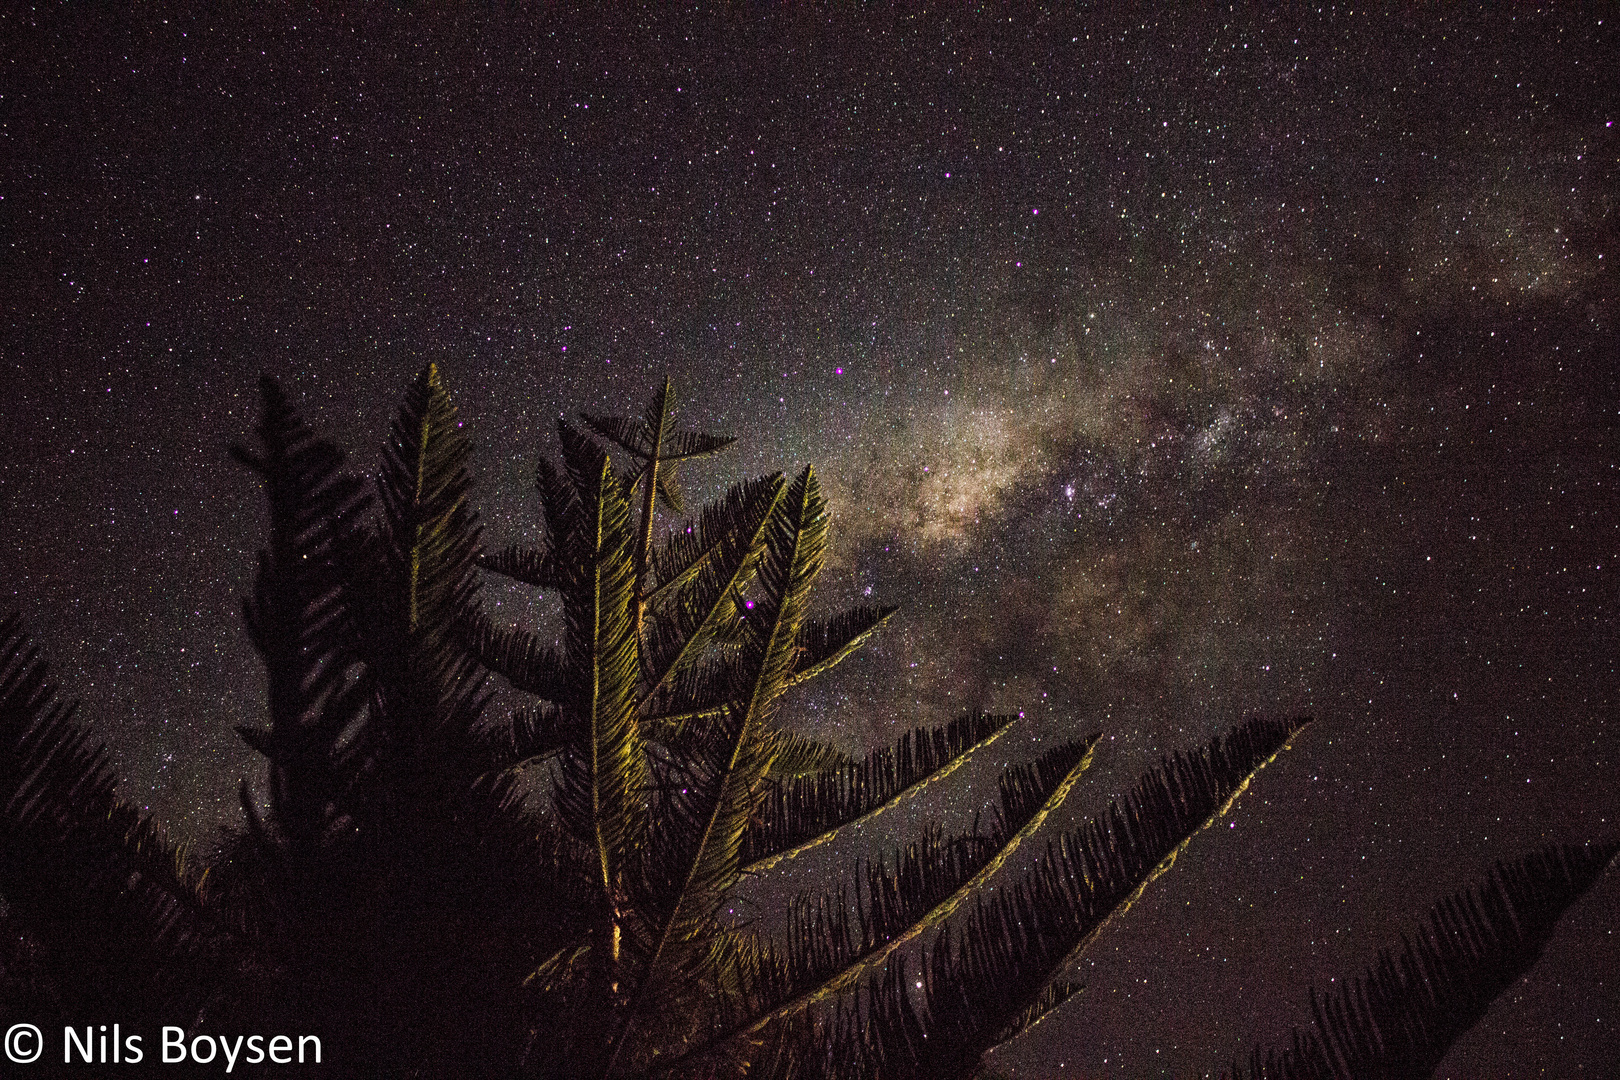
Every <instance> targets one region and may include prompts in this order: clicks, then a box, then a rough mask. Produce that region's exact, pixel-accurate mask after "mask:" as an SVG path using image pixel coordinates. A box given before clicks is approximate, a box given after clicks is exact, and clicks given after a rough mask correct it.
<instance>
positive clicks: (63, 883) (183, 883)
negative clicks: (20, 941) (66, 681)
mask: <svg viewBox="0 0 1620 1080" xmlns="http://www.w3.org/2000/svg"><path fill="white" fill-rule="evenodd" d="M75 712H76V706H74V705H67V704H63V703H62V702H61V701H59V700H58V698H57V690H56V687H55V686H54V685H53V684H52V683H51V681H50V676H49V672H48V670H47V668H46V666H45V663H44V662H43V661H42V660H41V659H40V658H39V653H38V650H37V649H36V648H35V646H34V645H33V643H32V642H31V641H30V640H29V639H28V637H27V635H26V634H25V633H24V632H23V629H22V622H21V620H20V619H19V618H18V617H17V616H16V615H7V616H6V617H4V618H0V895H3V896H4V897H5V901H6V904H7V912H6V916H5V918H6V921H7V922H8V924H9V925H10V926H11V927H12V928H13V930H14V931H20V932H22V933H23V934H26V935H27V937H28V938H29V939H30V940H31V941H32V942H33V943H34V945H35V946H36V947H37V948H39V949H41V950H43V952H44V954H45V956H46V957H48V963H47V965H46V966H47V968H48V969H49V970H50V971H51V972H52V973H60V977H58V978H55V979H54V980H53V985H52V986H50V988H49V990H50V996H51V999H52V1000H51V1001H49V1002H46V1001H41V1002H36V1003H34V1004H36V1005H38V1006H40V1007H41V1008H44V1007H46V1006H54V1007H55V1008H59V1009H61V1010H63V1014H64V1015H67V1014H70V1013H78V1012H82V1011H98V1012H101V1011H107V1012H104V1013H103V1014H109V1015H110V1010H118V1011H121V1012H122V1014H123V1015H135V1016H147V1015H149V1014H150V1011H151V1010H152V1009H153V1008H155V1007H157V1006H158V1004H159V1002H160V1001H161V1000H163V999H164V995H171V996H170V997H169V998H168V999H167V1000H169V1001H171V1002H178V1001H184V1000H186V999H189V1000H191V1001H192V1002H193V1003H195V1002H196V1001H199V1000H201V999H202V997H203V996H204V995H205V993H206V988H207V986H208V985H209V984H212V983H213V982H214V981H215V979H214V977H213V976H212V975H209V974H208V973H207V972H206V971H205V970H204V969H203V967H201V966H199V964H198V961H199V960H200V956H201V952H200V950H202V949H203V948H204V947H205V946H206V945H207V944H208V942H209V940H210V939H211V938H213V937H214V936H215V931H214V927H213V926H212V923H211V919H210V917H209V912H208V911H207V909H206V906H205V903H204V899H203V896H202V892H201V888H200V884H199V881H198V880H197V879H196V877H195V876H194V875H193V874H192V872H191V870H190V869H189V867H188V865H187V863H186V861H185V859H184V857H183V853H182V851H181V850H180V849H178V848H177V847H175V846H174V845H172V844H171V843H170V842H169V841H168V839H167V838H166V837H165V836H164V834H163V831H162V830H161V829H160V828H159V827H158V826H157V825H156V824H154V823H153V822H152V821H151V820H150V819H149V818H147V817H146V816H145V815H144V814H142V813H141V812H139V811H138V810H136V809H134V808H133V807H130V806H128V805H126V804H125V803H123V802H122V801H120V800H119V799H118V798H117V796H116V795H115V794H114V793H113V771H112V766H111V764H110V762H109V761H108V755H107V750H106V748H105V747H104V746H103V745H102V744H101V742H100V741H98V740H97V739H95V738H94V737H93V736H92V735H91V734H90V732H89V731H88V729H87V728H86V727H85V726H84V725H83V724H81V723H80V722H79V721H78V720H77V719H76V717H75ZM214 974H216V975H219V974H224V972H216V973H214Z"/></svg>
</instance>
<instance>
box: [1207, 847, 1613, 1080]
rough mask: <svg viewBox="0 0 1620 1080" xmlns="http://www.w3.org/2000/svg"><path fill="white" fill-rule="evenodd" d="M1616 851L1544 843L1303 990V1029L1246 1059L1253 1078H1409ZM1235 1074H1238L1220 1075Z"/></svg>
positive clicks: (1456, 1034) (1518, 965)
mask: <svg viewBox="0 0 1620 1080" xmlns="http://www.w3.org/2000/svg"><path fill="white" fill-rule="evenodd" d="M1616 852H1620V843H1617V842H1614V841H1610V842H1608V843H1604V844H1589V845H1586V846H1584V847H1574V846H1571V845H1563V846H1558V845H1552V846H1549V847H1545V848H1543V849H1541V850H1540V851H1537V852H1534V853H1532V854H1530V855H1527V856H1525V857H1524V858H1522V859H1520V860H1518V861H1517V862H1514V863H1500V862H1499V863H1497V864H1496V868H1495V870H1494V871H1492V873H1491V875H1490V876H1489V877H1488V878H1486V879H1485V880H1484V881H1483V882H1481V883H1479V884H1478V885H1475V886H1474V887H1472V888H1469V889H1465V890H1464V891H1462V892H1459V893H1457V894H1456V895H1454V896H1451V897H1449V898H1447V899H1445V900H1442V901H1441V902H1440V903H1439V904H1437V905H1436V906H1435V908H1434V910H1433V911H1432V912H1431V913H1430V914H1429V918H1428V921H1427V923H1426V924H1425V925H1424V926H1423V928H1422V929H1421V930H1419V931H1418V934H1417V937H1416V940H1414V939H1412V938H1409V937H1406V936H1405V935H1402V937H1401V947H1400V950H1399V952H1398V953H1397V952H1396V951H1395V950H1392V949H1385V950H1383V951H1382V952H1381V953H1379V956H1378V963H1377V964H1376V965H1374V966H1373V967H1371V968H1369V969H1368V971H1367V973H1366V974H1365V975H1363V976H1361V977H1360V978H1357V979H1353V980H1349V981H1347V982H1345V983H1344V984H1343V986H1342V988H1341V989H1340V990H1339V991H1338V993H1336V994H1332V995H1325V994H1324V995H1318V994H1317V993H1316V991H1315V990H1312V991H1311V1014H1312V1016H1313V1017H1314V1018H1315V1021H1316V1024H1315V1027H1314V1029H1312V1030H1308V1031H1305V1032H1299V1031H1296V1032H1295V1033H1294V1039H1293V1045H1292V1046H1291V1047H1289V1048H1288V1049H1286V1050H1283V1051H1280V1052H1279V1051H1276V1050H1273V1051H1271V1052H1269V1053H1267V1054H1266V1055H1265V1058H1264V1059H1263V1060H1262V1058H1261V1052H1260V1050H1258V1049H1256V1050H1255V1051H1254V1054H1253V1056H1252V1057H1251V1059H1250V1065H1249V1073H1248V1075H1249V1077H1251V1078H1252V1080H1305V1078H1309V1080H1318V1078H1320V1080H1343V1078H1359V1077H1380V1078H1386V1077H1387V1078H1389V1080H1403V1078H1408V1077H1410V1078H1412V1080H1418V1078H1421V1077H1427V1076H1430V1075H1432V1074H1433V1072H1434V1070H1435V1069H1436V1068H1438V1067H1439V1065H1440V1062H1441V1061H1442V1060H1443V1059H1444V1058H1445V1056H1446V1054H1447V1052H1449V1051H1450V1049H1451V1047H1452V1045H1453V1044H1454V1043H1456V1041H1457V1040H1458V1039H1459V1038H1460V1037H1461V1036H1462V1034H1463V1033H1464V1032H1466V1031H1467V1030H1468V1029H1469V1028H1470V1027H1472V1026H1473V1025H1474V1024H1475V1023H1477V1022H1478V1021H1479V1019H1480V1018H1481V1017H1483V1016H1484V1015H1485V1011H1486V1010H1487V1009H1489V1008H1490V1005H1491V1002H1493V1001H1495V1000H1496V998H1497V997H1498V996H1500V995H1501V994H1502V992H1503V991H1505V990H1507V989H1508V988H1509V987H1510V986H1512V985H1513V984H1514V983H1515V982H1517V981H1518V980H1519V979H1520V977H1522V976H1523V975H1524V974H1525V972H1527V971H1529V970H1530V968H1531V967H1532V966H1533V965H1534V964H1535V962H1536V960H1537V959H1538V958H1539V957H1540V956H1541V953H1542V950H1543V949H1545V948H1546V946H1547V942H1548V941H1550V940H1551V939H1552V934H1553V928H1554V927H1555V926H1556V925H1557V923H1558V920H1559V919H1560V918H1561V917H1562V916H1563V914H1564V912H1565V911H1567V910H1568V909H1569V907H1570V905H1571V904H1573V903H1575V901H1576V900H1579V899H1580V898H1581V897H1582V896H1584V895H1585V894H1586V892H1587V890H1589V889H1590V888H1591V887H1592V886H1593V885H1595V884H1596V883H1597V881H1598V878H1599V877H1600V876H1601V875H1602V873H1603V871H1604V869H1605V868H1606V867H1607V866H1608V865H1609V863H1610V862H1611V861H1612V860H1613V859H1614V856H1615V853H1616ZM1234 1074H1235V1075H1236V1076H1239V1077H1241V1076H1242V1075H1243V1073H1242V1072H1241V1070H1238V1069H1235V1068H1234V1069H1233V1070H1232V1073H1231V1074H1229V1075H1234Z"/></svg>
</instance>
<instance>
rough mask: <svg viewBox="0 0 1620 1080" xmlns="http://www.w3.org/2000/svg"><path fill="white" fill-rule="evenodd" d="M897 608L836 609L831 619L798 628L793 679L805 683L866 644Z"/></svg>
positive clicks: (795, 681)
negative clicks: (797, 656) (838, 610)
mask: <svg viewBox="0 0 1620 1080" xmlns="http://www.w3.org/2000/svg"><path fill="white" fill-rule="evenodd" d="M899 610H900V609H899V608H898V607H881V608H874V607H858V608H851V609H850V610H848V611H842V612H839V613H838V614H837V615H834V616H833V617H832V618H830V619H817V620H813V621H811V622H809V623H807V624H805V626H804V627H803V628H802V629H801V630H800V631H799V661H798V664H797V665H796V666H795V668H794V671H793V682H794V685H797V684H799V683H802V682H807V681H809V680H810V679H813V678H815V677H816V676H817V675H820V674H822V673H823V672H826V671H828V670H830V669H832V668H833V667H834V666H836V665H837V664H838V662H839V661H841V660H843V659H844V658H845V657H846V656H848V655H850V654H851V653H853V652H854V651H855V650H856V649H858V648H860V647H861V646H862V645H864V644H866V641H867V639H868V638H870V637H871V636H872V635H873V634H875V633H877V632H878V631H879V630H880V629H882V628H883V624H884V623H886V622H888V621H889V617H890V616H891V615H893V614H894V613H895V612H897V611H899Z"/></svg>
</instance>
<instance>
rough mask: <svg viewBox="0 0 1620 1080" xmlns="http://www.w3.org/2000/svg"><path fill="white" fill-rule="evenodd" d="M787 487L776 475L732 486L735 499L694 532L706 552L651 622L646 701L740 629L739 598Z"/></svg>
mask: <svg viewBox="0 0 1620 1080" xmlns="http://www.w3.org/2000/svg"><path fill="white" fill-rule="evenodd" d="M782 487H783V485H782V483H781V481H780V479H778V478H774V477H773V478H767V479H766V480H763V481H759V482H756V483H755V484H752V485H739V486H738V487H737V488H734V489H732V490H733V496H734V497H733V498H731V499H728V500H727V501H725V502H721V503H717V504H714V505H712V506H710V507H708V508H706V510H705V512H704V514H703V516H702V518H701V519H700V522H699V526H698V528H697V529H696V530H695V532H694V534H692V535H693V536H695V537H696V538H697V539H698V540H699V541H700V542H701V543H702V544H703V545H704V550H703V552H702V555H701V556H700V557H699V558H698V559H696V560H695V562H694V563H693V565H692V569H691V570H690V571H687V572H684V573H682V574H681V575H680V576H679V584H678V585H677V586H676V587H675V588H673V589H671V590H669V591H667V592H665V593H664V594H663V596H662V599H661V603H660V604H659V606H658V609H657V616H656V617H655V618H651V619H650V620H649V621H648V625H647V635H646V636H647V641H646V651H645V655H646V658H647V663H646V669H647V684H648V686H647V689H646V691H645V692H644V694H643V700H644V701H646V700H649V699H652V698H653V697H654V696H655V695H656V694H657V693H658V691H659V690H660V689H661V688H662V687H663V686H664V685H665V684H666V683H667V682H668V681H669V680H670V679H671V678H672V677H675V676H678V675H680V674H681V673H682V672H683V671H685V670H687V669H689V668H691V667H692V666H693V665H695V664H696V663H698V661H699V660H701V659H702V658H704V657H705V656H706V655H707V654H708V652H709V650H710V648H711V646H712V645H713V644H714V642H715V640H716V638H717V637H718V636H720V635H721V634H722V633H725V632H727V631H729V630H731V629H732V628H733V627H735V625H736V623H737V621H738V619H739V617H740V616H739V613H738V610H737V602H736V598H737V597H738V596H740V595H741V594H742V592H743V590H744V589H745V588H746V587H747V585H748V583H749V581H750V580H751V579H752V578H753V576H754V570H755V566H756V564H757V561H758V558H759V555H760V553H761V552H762V551H763V550H764V543H765V528H766V525H767V523H768V522H769V521H770V520H771V514H772V512H773V511H774V510H775V508H776V506H777V504H778V503H779V502H780V501H781V498H782ZM733 508H735V512H733ZM667 550H668V549H666V552H667Z"/></svg>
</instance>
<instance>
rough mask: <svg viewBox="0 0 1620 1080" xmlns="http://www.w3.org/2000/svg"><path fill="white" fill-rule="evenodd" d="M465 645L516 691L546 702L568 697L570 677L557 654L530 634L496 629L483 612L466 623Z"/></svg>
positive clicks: (463, 637) (476, 612)
mask: <svg viewBox="0 0 1620 1080" xmlns="http://www.w3.org/2000/svg"><path fill="white" fill-rule="evenodd" d="M461 641H462V643H463V644H464V645H465V646H466V648H467V649H468V651H470V652H471V653H472V654H473V656H475V657H477V658H478V662H479V663H480V664H483V665H484V666H485V667H487V668H489V669H490V670H491V671H493V672H495V673H496V674H498V675H500V676H502V677H503V678H505V679H506V681H507V682H509V683H511V684H512V687H513V688H514V689H517V690H522V691H523V692H524V693H526V694H533V695H534V696H535V697H538V698H543V699H545V700H546V701H560V700H562V699H563V698H565V697H566V696H567V694H568V680H567V677H566V675H567V673H566V672H565V671H564V669H563V662H562V659H561V658H560V657H558V655H557V650H556V649H554V648H552V647H551V646H549V645H542V644H541V643H540V640H539V639H538V638H536V637H535V636H534V635H533V634H531V633H529V632H528V631H526V630H520V629H518V628H516V627H504V626H496V625H495V624H494V623H492V622H490V620H489V617H488V616H486V615H485V614H484V613H483V612H481V611H474V612H472V613H471V614H469V615H468V616H466V617H465V618H464V619H463V622H462V624H461Z"/></svg>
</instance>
